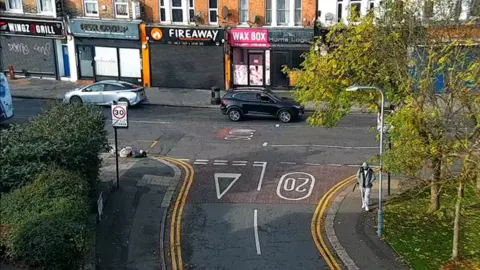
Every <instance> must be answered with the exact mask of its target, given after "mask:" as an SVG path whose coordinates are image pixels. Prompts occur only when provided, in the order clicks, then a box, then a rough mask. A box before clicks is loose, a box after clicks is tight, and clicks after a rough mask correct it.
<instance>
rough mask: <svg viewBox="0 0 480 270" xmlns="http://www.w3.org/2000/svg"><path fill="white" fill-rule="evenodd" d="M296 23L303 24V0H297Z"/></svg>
mask: <svg viewBox="0 0 480 270" xmlns="http://www.w3.org/2000/svg"><path fill="white" fill-rule="evenodd" d="M295 25H302V0H295Z"/></svg>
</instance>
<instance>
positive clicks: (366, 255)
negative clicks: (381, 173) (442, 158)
mask: <svg viewBox="0 0 480 270" xmlns="http://www.w3.org/2000/svg"><path fill="white" fill-rule="evenodd" d="M385 176H386V175H385ZM377 178H378V177H377ZM384 180H385V182H384V184H383V194H384V202H385V201H386V200H388V198H389V196H388V193H387V191H388V190H387V183H386V182H387V181H386V177H385V178H384ZM406 181H407V179H405V178H401V177H393V178H392V180H391V195H395V194H398V193H400V192H401V190H402V185H404V184H405V183H406ZM378 190H379V183H378V181H376V182H375V184H374V186H373V187H372V194H371V199H370V211H369V212H366V211H364V210H363V209H361V196H360V191H359V189H358V186H356V187H355V188H353V185H348V186H347V187H346V188H345V189H344V190H343V191H342V192H339V193H338V194H337V196H336V198H335V199H334V201H333V202H332V205H331V206H330V209H329V212H328V214H327V216H326V222H325V230H326V234H327V237H328V240H329V242H330V244H331V246H332V249H333V250H334V251H335V253H336V255H337V256H338V257H339V259H340V260H339V262H340V263H342V264H343V266H344V269H348V270H358V269H369V270H383V269H392V270H393V269H398V270H406V269H410V268H409V266H408V265H407V264H406V263H405V261H403V260H402V258H400V257H399V256H398V255H397V254H396V253H395V252H394V251H393V249H392V248H391V247H390V246H389V244H388V243H387V242H385V241H384V240H383V239H381V238H379V237H378V235H377V217H378V198H379V197H378ZM384 230H385V228H384Z"/></svg>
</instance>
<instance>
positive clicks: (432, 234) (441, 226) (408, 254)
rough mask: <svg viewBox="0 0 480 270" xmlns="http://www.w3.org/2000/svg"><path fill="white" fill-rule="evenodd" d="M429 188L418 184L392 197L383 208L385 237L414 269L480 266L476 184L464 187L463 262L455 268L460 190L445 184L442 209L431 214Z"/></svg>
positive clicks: (461, 238)
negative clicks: (457, 206) (457, 196)
mask: <svg viewBox="0 0 480 270" xmlns="http://www.w3.org/2000/svg"><path fill="white" fill-rule="evenodd" d="M429 191H430V190H429V189H428V188H425V187H418V188H415V189H412V190H410V191H408V192H407V193H405V194H402V195H401V196H398V197H396V198H393V199H392V200H391V201H390V202H389V203H388V204H387V205H385V209H384V220H385V238H386V240H387V241H388V242H389V243H390V245H391V246H392V247H393V248H394V249H395V250H396V251H397V252H398V253H399V254H400V256H402V257H403V258H404V259H405V260H406V261H407V262H408V263H409V264H410V266H411V267H412V268H413V269H422V270H430V269H431V270H438V269H441V268H442V267H445V268H444V269H476V270H478V269H480V207H479V200H478V197H476V194H475V190H474V188H473V185H470V186H467V187H466V189H465V193H464V194H465V198H464V205H463V206H464V207H463V211H462V216H461V220H460V222H461V232H460V250H459V252H460V256H461V258H462V261H461V262H462V263H461V264H462V265H459V266H456V267H452V264H451V263H450V262H449V261H450V258H451V254H452V242H453V240H452V239H453V220H454V209H455V202H456V194H457V190H456V187H454V186H443V188H442V191H441V197H440V203H441V209H440V210H439V211H437V212H435V213H428V212H427V210H428V205H429V200H430V193H429Z"/></svg>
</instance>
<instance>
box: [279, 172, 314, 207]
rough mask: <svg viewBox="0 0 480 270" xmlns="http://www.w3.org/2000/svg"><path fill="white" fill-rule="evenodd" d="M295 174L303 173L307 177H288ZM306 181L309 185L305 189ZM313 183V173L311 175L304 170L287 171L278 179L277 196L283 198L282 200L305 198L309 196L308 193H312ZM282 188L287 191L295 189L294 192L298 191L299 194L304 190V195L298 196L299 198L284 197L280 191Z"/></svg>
mask: <svg viewBox="0 0 480 270" xmlns="http://www.w3.org/2000/svg"><path fill="white" fill-rule="evenodd" d="M295 174H297V175H299V174H300V175H305V176H307V177H298V176H297V177H296V178H294V177H288V176H290V175H295ZM297 180H298V182H299V184H298V185H297ZM308 182H310V187H309V188H308V189H307V188H306V187H304V186H305V185H307V184H308ZM314 185H315V177H313V175H311V174H309V173H304V172H291V173H287V174H284V175H282V177H281V178H280V181H278V185H277V196H278V197H280V198H282V199H284V200H288V201H300V200H303V199H306V198H308V197H310V195H312V191H313V187H314ZM282 189H283V190H285V191H287V192H292V191H295V192H297V193H300V194H302V193H305V192H306V195H304V196H303V197H299V198H292V197H286V196H284V195H282V192H281V191H282Z"/></svg>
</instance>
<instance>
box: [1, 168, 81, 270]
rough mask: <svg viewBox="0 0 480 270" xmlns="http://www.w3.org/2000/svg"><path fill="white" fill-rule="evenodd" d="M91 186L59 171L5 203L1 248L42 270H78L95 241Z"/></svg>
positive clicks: (52, 170) (16, 192)
mask: <svg viewBox="0 0 480 270" xmlns="http://www.w3.org/2000/svg"><path fill="white" fill-rule="evenodd" d="M88 192H89V184H88V183H87V182H85V181H84V180H83V179H82V177H80V176H79V175H77V174H75V173H72V172H69V171H66V170H64V169H60V168H50V169H48V170H47V171H45V172H43V173H41V174H40V175H39V176H38V177H37V178H36V179H35V180H34V182H33V183H32V184H31V185H28V186H25V187H22V188H19V189H16V190H14V191H12V192H10V193H8V194H5V195H3V196H2V197H1V198H0V215H1V228H2V229H1V231H0V248H1V249H3V250H4V251H5V254H6V256H7V257H8V258H9V259H12V260H14V261H21V262H23V263H25V264H27V265H29V266H35V267H40V268H43V269H52V270H54V269H78V266H79V263H80V262H81V260H82V258H83V254H84V250H85V247H86V245H87V243H88V240H89V236H90V231H89V229H90V227H89V220H88V217H89V201H88Z"/></svg>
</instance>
